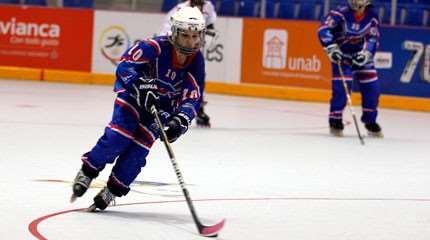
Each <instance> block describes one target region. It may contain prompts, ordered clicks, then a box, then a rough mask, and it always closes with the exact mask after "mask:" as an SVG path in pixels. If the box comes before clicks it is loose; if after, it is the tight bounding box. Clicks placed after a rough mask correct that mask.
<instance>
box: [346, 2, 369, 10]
mask: <svg viewBox="0 0 430 240" xmlns="http://www.w3.org/2000/svg"><path fill="white" fill-rule="evenodd" d="M348 3H349V6H350V7H351V9H352V10H354V11H357V10H359V9H362V8H365V7H367V6H368V5H370V0H348Z"/></svg>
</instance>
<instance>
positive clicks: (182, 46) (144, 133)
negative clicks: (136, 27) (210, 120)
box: [71, 7, 205, 210]
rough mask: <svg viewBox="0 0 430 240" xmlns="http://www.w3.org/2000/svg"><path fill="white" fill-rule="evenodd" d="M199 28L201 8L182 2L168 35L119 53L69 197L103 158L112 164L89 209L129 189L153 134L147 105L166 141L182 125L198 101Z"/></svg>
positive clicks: (183, 128)
mask: <svg viewBox="0 0 430 240" xmlns="http://www.w3.org/2000/svg"><path fill="white" fill-rule="evenodd" d="M204 33H205V21H204V19H203V16H202V14H201V12H200V11H199V10H198V9H197V8H193V7H184V8H181V9H180V10H179V11H177V12H176V13H175V14H174V15H173V16H172V34H171V35H170V36H168V37H167V36H164V37H157V38H154V39H147V40H143V41H141V42H138V43H137V44H136V45H134V46H133V47H131V48H130V49H128V50H127V51H126V52H125V53H124V55H123V57H122V59H121V62H120V63H119V65H118V67H117V69H116V82H115V87H114V90H115V92H116V93H117V97H116V99H115V101H114V110H113V116H112V120H111V122H110V123H109V124H108V126H107V127H106V128H105V131H104V134H103V136H102V137H101V138H100V139H99V140H98V142H97V144H96V145H95V146H94V147H93V148H92V149H91V151H89V152H88V153H85V154H84V155H83V156H82V161H83V163H82V167H81V169H80V170H79V172H78V174H77V176H76V178H75V180H74V183H73V187H72V188H73V194H72V198H71V201H74V200H75V199H76V198H77V197H80V196H82V195H83V194H84V193H85V192H86V190H87V189H88V188H89V186H90V183H91V181H92V180H93V179H94V178H96V177H97V176H98V175H99V173H100V172H101V171H102V170H103V169H104V168H105V166H106V164H108V163H115V165H114V166H113V168H112V172H111V174H110V177H109V179H108V182H107V186H106V187H105V188H103V189H102V190H101V191H100V192H99V193H98V194H97V195H96V196H95V197H94V204H93V205H92V207H93V210H94V209H96V208H98V209H101V210H104V209H105V208H106V207H107V206H108V205H109V203H111V202H112V201H113V200H114V198H115V197H121V196H124V195H126V194H127V193H128V192H129V191H130V187H129V186H130V184H131V183H132V182H133V181H134V180H135V178H136V177H137V175H138V174H139V173H140V171H141V168H143V167H144V166H145V164H146V156H147V155H148V153H149V151H150V148H151V146H152V145H153V143H154V142H155V141H156V139H158V137H159V129H158V126H157V124H155V122H154V118H153V116H152V115H151V113H150V110H149V109H150V108H151V107H152V106H156V107H157V109H158V110H159V112H160V115H161V120H162V122H163V123H164V125H165V127H166V129H167V130H166V135H167V138H168V140H169V142H173V141H175V140H176V139H178V138H179V137H180V136H181V135H182V134H184V133H185V132H186V131H187V129H188V126H189V125H190V123H191V121H192V120H193V118H195V116H196V114H197V113H196V109H198V108H199V107H200V104H201V96H200V95H201V91H200V86H201V84H202V82H203V80H204V77H205V76H204V75H205V65H204V59H203V55H202V53H201V52H200V48H201V46H202V44H203V41H204V40H203V37H204Z"/></svg>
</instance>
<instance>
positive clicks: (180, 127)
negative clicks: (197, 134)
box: [166, 113, 189, 143]
mask: <svg viewBox="0 0 430 240" xmlns="http://www.w3.org/2000/svg"><path fill="white" fill-rule="evenodd" d="M188 125H189V121H188V117H187V116H186V115H185V114H182V113H179V114H177V115H174V116H173V117H172V118H171V119H170V120H169V121H168V122H167V123H166V127H167V130H166V135H167V139H168V141H169V142H170V143H172V142H174V141H176V140H177V139H178V138H179V137H180V136H181V135H182V134H184V133H185V132H186V131H187V130H188Z"/></svg>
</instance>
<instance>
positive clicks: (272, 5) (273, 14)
mask: <svg viewBox="0 0 430 240" xmlns="http://www.w3.org/2000/svg"><path fill="white" fill-rule="evenodd" d="M210 1H211V2H212V3H213V4H214V6H215V8H216V11H217V13H218V15H220V16H238V17H261V16H262V14H261V12H262V11H261V10H262V8H263V9H264V10H263V12H264V13H263V14H264V17H266V18H280V19H303V20H320V19H321V18H322V17H323V16H324V4H325V1H326V0H266V4H265V6H262V4H261V3H262V1H261V0H210ZM179 2H181V1H180V0H163V3H162V7H161V10H162V11H163V12H167V11H168V10H170V9H171V8H172V7H173V6H175V5H176V4H177V3H179ZM346 3H347V1H346V0H330V1H329V6H330V9H334V8H336V7H338V6H341V5H345V4H346ZM372 4H373V6H374V9H375V12H376V13H377V14H378V16H379V20H380V22H381V23H383V24H389V23H390V19H391V0H373V1H372ZM429 15H430V0H397V10H396V24H397V25H413V26H430V16H429Z"/></svg>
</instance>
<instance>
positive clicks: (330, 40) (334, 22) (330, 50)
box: [318, 10, 345, 63]
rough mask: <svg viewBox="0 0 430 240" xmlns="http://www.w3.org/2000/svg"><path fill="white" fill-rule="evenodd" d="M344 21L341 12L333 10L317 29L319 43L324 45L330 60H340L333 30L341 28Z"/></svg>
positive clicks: (340, 52) (340, 55) (341, 55)
mask: <svg viewBox="0 0 430 240" xmlns="http://www.w3.org/2000/svg"><path fill="white" fill-rule="evenodd" d="M344 22H345V18H344V16H343V14H342V13H340V12H338V11H334V10H333V11H330V13H329V14H328V15H327V16H326V18H325V19H324V20H323V22H322V24H321V26H320V28H319V29H318V38H319V40H320V43H321V45H322V46H323V47H324V50H325V51H326V53H327V55H328V57H329V58H330V61H332V62H334V63H336V62H338V61H340V60H342V57H343V54H342V51H341V50H340V47H339V45H338V44H337V43H336V40H337V39H336V38H335V36H336V34H335V32H336V31H340V30H341V29H342V28H343V24H344Z"/></svg>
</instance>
